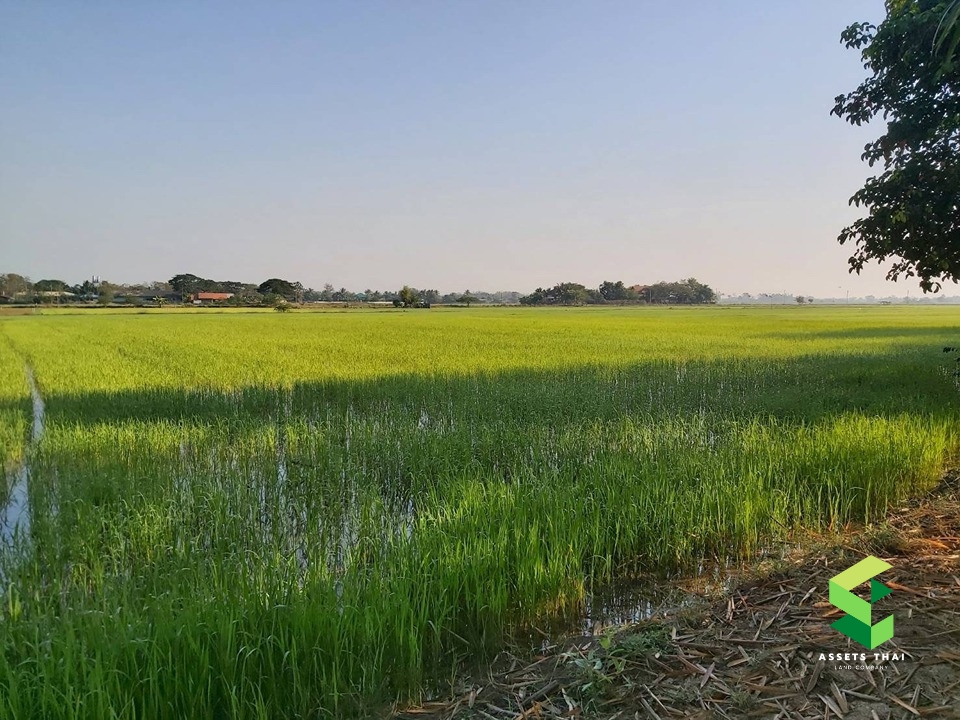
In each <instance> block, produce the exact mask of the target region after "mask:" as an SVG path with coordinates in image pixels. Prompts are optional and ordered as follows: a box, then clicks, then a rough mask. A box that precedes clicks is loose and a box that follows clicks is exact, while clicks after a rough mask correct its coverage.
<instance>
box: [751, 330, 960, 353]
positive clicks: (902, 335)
mask: <svg viewBox="0 0 960 720" xmlns="http://www.w3.org/2000/svg"><path fill="white" fill-rule="evenodd" d="M764 337H771V338H782V339H785V340H812V339H817V338H819V339H824V340H870V339H876V340H883V339H890V340H893V341H895V342H896V345H897V346H901V345H905V346H910V345H913V344H914V343H913V341H918V340H926V341H927V342H928V343H929V345H930V347H931V348H932V349H935V350H939V349H941V347H942V345H943V343H944V342H947V343H953V344H955V343H960V324H958V325H957V327H956V328H955V330H954V331H953V332H950V331H946V330H945V329H944V328H943V327H942V326H938V327H901V326H896V327H886V326H878V327H856V328H847V329H843V330H818V331H806V330H805V331H797V332H771V333H764Z"/></svg>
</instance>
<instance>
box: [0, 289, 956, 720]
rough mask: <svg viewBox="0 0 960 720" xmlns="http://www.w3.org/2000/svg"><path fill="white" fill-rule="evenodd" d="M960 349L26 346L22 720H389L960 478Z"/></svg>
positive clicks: (367, 331)
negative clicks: (473, 671) (567, 635)
mask: <svg viewBox="0 0 960 720" xmlns="http://www.w3.org/2000/svg"><path fill="white" fill-rule="evenodd" d="M958 340H960V310H958V309H956V308H950V307H870V308H858V307H830V308H816V307H805V308H799V307H798V308H726V307H712V308H701V309H669V308H631V309H597V308H591V309H504V308H498V309H474V310H430V311H410V312H404V311H379V312H366V311H349V312H339V313H337V312H322V313H310V312H303V311H296V312H292V313H286V314H279V313H269V314H260V313H213V312H205V313H204V312H201V313H189V312H181V311H178V310H168V311H164V312H155V313H133V312H126V313H121V312H116V313H112V314H111V313H109V312H105V311H87V312H80V313H76V314H56V313H54V314H42V315H38V316H17V317H0V443H2V446H0V458H2V462H3V468H4V473H5V478H6V483H5V486H4V487H6V488H13V487H14V486H15V484H16V482H17V479H18V478H22V477H24V476H26V477H27V479H28V486H27V487H28V497H29V528H28V530H26V531H24V529H23V527H20V528H18V529H17V530H11V531H10V532H9V533H7V535H8V536H9V537H6V539H5V540H4V543H3V545H2V546H0V717H4V718H6V717H10V718H34V717H36V718H97V719H98V720H99V719H103V718H159V717H191V718H223V717H230V718H322V717H352V716H359V717H367V716H375V715H377V714H382V712H383V711H384V709H385V708H388V707H389V705H390V703H392V702H394V701H402V700H404V699H411V698H414V699H415V698H418V697H420V696H421V695H422V694H423V693H427V692H429V691H430V688H432V687H436V686H437V685H438V684H440V683H442V682H443V681H444V680H449V678H450V677H451V676H453V675H454V674H455V673H457V672H458V670H460V669H462V668H463V667H464V666H465V665H469V664H471V663H476V662H481V661H482V660H483V659H484V658H488V657H490V656H491V654H492V653H495V652H496V651H497V649H498V648H500V647H501V646H502V645H503V643H505V642H507V641H509V640H510V638H511V637H515V636H516V635H517V634H518V633H521V632H523V631H524V629H526V628H529V627H531V626H537V625H538V624H540V623H548V622H555V621H557V620H558V619H560V620H562V619H564V618H573V619H576V618H577V617H579V616H580V614H582V612H583V609H584V603H585V598H586V597H587V596H588V595H589V594H590V593H592V592H594V590H595V588H597V587H600V586H602V585H604V584H606V583H610V582H613V581H622V580H624V579H625V578H631V577H636V578H647V579H646V580H643V582H651V583H652V582H655V581H654V580H650V579H649V578H651V577H655V576H656V574H658V573H670V572H677V571H682V570H684V569H688V568H691V567H695V566H696V565H697V563H698V562H699V561H700V560H701V559H703V558H720V559H726V558H732V559H748V558H750V557H751V556H752V555H755V554H756V553H758V552H759V551H761V550H762V549H763V548H764V547H765V546H766V545H767V544H768V543H770V542H773V541H775V540H776V539H777V538H782V537H784V536H785V535H787V534H788V533H790V532H791V531H794V530H797V529H800V528H816V529H825V528H831V527H833V528H839V527H841V526H843V525H845V524H847V523H852V522H857V523H859V522H870V521H871V520H874V519H876V518H878V517H880V515H881V514H882V513H883V512H884V510H885V509H886V508H887V506H888V505H889V504H890V503H893V502H897V501H900V500H902V499H903V498H905V497H907V496H909V495H911V494H914V493H917V492H919V491H922V490H925V489H927V488H929V487H931V486H932V485H933V484H935V483H936V482H937V481H938V479H939V478H940V477H941V475H942V473H943V472H944V470H945V469H946V468H947V467H948V466H949V465H950V463H951V461H952V459H953V458H954V457H956V455H957V450H958V449H960V433H958V430H960V423H958V420H960V412H958V410H960V406H958V402H957V400H958V397H957V387H956V381H955V378H954V377H953V375H952V372H953V367H952V365H953V363H952V360H951V359H950V358H951V356H948V355H945V354H944V353H943V352H942V349H943V347H944V346H946V345H956V344H958ZM31 377H32V380H31V379H30V378H31ZM31 382H33V383H34V384H35V388H36V390H37V391H38V392H39V394H40V396H42V399H43V404H44V406H45V411H44V414H43V428H42V433H38V434H36V437H35V439H31V436H32V434H33V433H31V428H32V427H33V426H34V418H33V417H32V415H33V413H34V410H35V403H34V402H33V401H32V400H31Z"/></svg>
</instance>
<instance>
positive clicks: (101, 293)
mask: <svg viewBox="0 0 960 720" xmlns="http://www.w3.org/2000/svg"><path fill="white" fill-rule="evenodd" d="M116 294H117V289H116V287H114V286H113V285H112V284H110V283H108V282H102V283H100V285H99V286H98V287H97V302H98V303H100V304H101V305H109V304H110V303H112V302H113V298H114V297H115V296H116Z"/></svg>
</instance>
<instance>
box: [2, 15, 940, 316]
mask: <svg viewBox="0 0 960 720" xmlns="http://www.w3.org/2000/svg"><path fill="white" fill-rule="evenodd" d="M883 12H884V11H883V2H882V0H851V1H849V2H846V3H843V4H840V3H836V2H833V1H832V0H814V1H812V2H809V3H803V4H802V5H801V4H786V3H784V4H779V3H760V2H756V1H754V2H746V1H741V2H731V3H725V4H723V5H719V4H716V3H707V2H695V3H693V4H692V6H691V5H690V4H688V5H686V6H684V7H683V8H678V7H674V6H669V7H665V6H663V5H662V4H659V3H658V4H653V3H619V2H592V3H563V4H557V3H547V2H529V3H520V4H517V3H505V2H486V3H479V2H458V3H443V2H421V3H416V4H414V3H386V2H368V3H363V4H357V3H338V2H330V3H323V4H314V3H306V2H289V3H285V4H282V5H277V4H271V5H265V4H260V5H258V4H253V3H237V4H234V3H231V4H216V3H204V4H202V5H189V6H188V5H170V4H146V3H144V4H136V5H132V4H131V5H126V4H119V3H102V4H98V5H97V6H81V5H75V4H67V3H46V4H38V3H32V4H15V3H11V2H0V27H3V28H4V29H3V30H2V31H0V34H2V36H3V37H2V39H3V41H2V42H0V99H2V102H3V106H4V108H5V112H4V113H3V114H2V115H0V164H2V166H3V168H4V169H3V171H2V173H0V245H2V246H3V253H2V258H0V260H2V263H0V272H18V273H22V274H25V275H29V276H31V277H33V279H35V280H36V279H40V278H41V277H47V278H50V277H52V278H61V279H64V280H68V281H70V282H79V281H81V280H82V279H83V278H86V277H90V276H92V275H98V276H100V277H102V278H104V279H106V280H110V281H113V282H126V283H133V282H143V281H153V280H166V279H168V278H170V277H171V276H173V275H175V274H178V273H184V272H190V273H195V274H197V275H201V276H204V277H211V278H214V279H218V280H226V279H233V280H241V281H249V282H260V281H262V280H263V279H266V278H267V277H274V276H276V277H283V278H289V279H292V280H299V281H300V282H302V283H303V284H304V285H307V286H313V287H316V288H320V287H322V286H323V285H324V284H325V283H328V282H329V283H332V284H333V285H335V286H336V287H338V288H339V287H341V286H344V287H347V288H350V289H353V290H360V289H364V288H366V287H371V288H378V289H383V288H396V287H400V286H401V285H404V284H408V285H412V286H416V287H421V288H427V287H429V288H438V289H441V290H444V291H446V290H449V289H455V288H456V289H460V288H467V287H469V288H478V289H485V290H491V291H493V290H518V291H524V292H527V291H530V290H532V289H533V288H535V287H537V286H551V285H554V284H556V283H558V282H581V283H584V284H586V285H588V286H594V287H595V286H596V285H598V284H599V283H600V282H601V281H603V280H623V281H625V282H627V283H628V284H633V283H641V282H642V283H652V282H657V281H660V280H677V279H680V278H684V277H690V276H693V277H697V278H698V279H700V280H701V281H703V282H706V283H708V284H710V285H711V286H712V287H713V288H714V289H715V290H717V291H718V292H722V293H729V294H739V293H741V292H750V293H757V292H773V291H779V290H780V289H782V290H783V291H785V292H787V293H798V294H804V295H814V296H824V297H842V296H844V294H845V293H846V292H847V291H849V293H850V295H851V296H852V297H853V296H866V295H876V296H888V295H898V296H903V295H906V294H907V292H908V291H909V293H910V294H911V295H920V290H919V287H918V285H917V283H916V281H915V280H913V279H908V280H902V281H901V282H899V283H896V284H893V283H888V282H885V281H884V279H883V277H884V270H883V269H881V268H879V267H876V266H874V267H871V268H869V269H868V270H866V271H865V272H864V273H863V275H862V276H860V277H858V276H856V275H849V274H848V272H847V267H848V266H847V262H846V259H847V257H848V256H849V254H850V252H851V248H850V247H841V246H840V245H839V244H838V243H837V241H836V236H837V234H838V233H839V231H840V230H841V229H842V227H843V226H844V225H846V224H848V223H849V222H850V221H851V220H853V219H854V218H855V217H858V216H859V214H860V213H859V211H858V210H857V209H856V208H849V207H848V205H847V201H848V198H849V197H850V196H851V195H852V194H853V193H854V192H855V191H856V190H857V189H858V188H859V187H860V185H861V184H862V182H863V180H864V178H865V177H867V176H868V175H870V174H875V173H876V172H877V170H878V168H873V169H872V170H871V169H870V168H867V167H866V166H865V165H864V164H863V163H861V162H860V159H859V158H860V153H861V151H862V147H863V144H864V143H865V142H866V141H867V140H869V139H872V138H874V137H876V136H878V135H879V134H881V133H882V128H881V127H880V126H873V127H869V126H868V127H866V128H852V127H850V126H848V125H847V124H846V123H844V122H842V121H840V120H838V119H837V118H835V117H831V116H830V115H829V112H830V109H831V107H832V105H833V98H834V97H835V96H836V95H838V94H840V93H843V92H848V91H849V90H851V89H853V88H854V87H855V86H856V85H857V84H858V83H859V82H860V81H861V80H862V79H863V78H864V77H865V73H866V71H865V70H864V69H863V68H862V66H861V64H860V59H859V54H858V53H857V52H855V51H852V50H846V49H845V48H843V47H842V45H841V44H840V41H839V37H840V32H841V31H842V30H843V29H844V27H846V26H847V25H848V24H850V23H852V22H854V21H861V20H869V21H873V22H877V21H879V20H880V19H881V18H882V17H883ZM954 290H955V288H954V286H953V285H947V286H945V287H944V293H945V294H950V293H951V292H954Z"/></svg>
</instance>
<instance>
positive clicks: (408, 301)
mask: <svg viewBox="0 0 960 720" xmlns="http://www.w3.org/2000/svg"><path fill="white" fill-rule="evenodd" d="M397 299H398V300H399V301H400V304H401V305H402V306H403V307H413V306H414V305H416V304H417V300H419V299H420V293H418V292H417V290H416V288H412V287H408V286H407V285H404V286H403V288H402V289H401V290H400V292H399V293H397Z"/></svg>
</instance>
